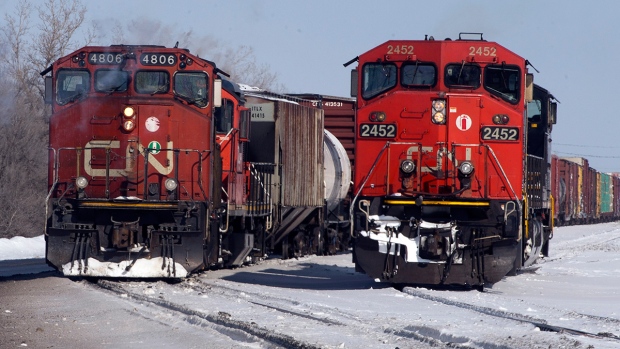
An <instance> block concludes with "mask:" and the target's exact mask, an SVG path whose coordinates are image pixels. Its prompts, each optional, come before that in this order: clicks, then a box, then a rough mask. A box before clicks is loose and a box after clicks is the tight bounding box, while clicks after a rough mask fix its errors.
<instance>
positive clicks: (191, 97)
mask: <svg viewBox="0 0 620 349" xmlns="http://www.w3.org/2000/svg"><path fill="white" fill-rule="evenodd" d="M207 82H208V79H207V74H205V73H202V72H183V73H181V72H179V73H177V74H176V75H175V76H174V92H175V93H176V95H177V96H179V97H180V98H182V99H184V100H186V101H187V102H188V103H189V104H195V105H197V106H198V107H201V108H203V107H206V106H207V103H208V102H209V101H208V99H207V93H208V92H209V91H208V88H207V86H208V84H207Z"/></svg>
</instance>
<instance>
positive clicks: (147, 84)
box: [135, 70, 170, 95]
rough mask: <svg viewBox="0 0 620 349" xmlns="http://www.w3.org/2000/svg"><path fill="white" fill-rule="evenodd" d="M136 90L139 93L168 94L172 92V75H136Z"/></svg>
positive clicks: (164, 72) (159, 72) (146, 71)
mask: <svg viewBox="0 0 620 349" xmlns="http://www.w3.org/2000/svg"><path fill="white" fill-rule="evenodd" d="M135 88H136V92H138V93H149V94H151V95H154V94H156V93H166V92H168V91H169V90H170V74H168V72H166V71H150V70H144V71H139V72H137V73H136V82H135Z"/></svg>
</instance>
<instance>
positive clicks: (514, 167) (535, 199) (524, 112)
mask: <svg viewBox="0 0 620 349" xmlns="http://www.w3.org/2000/svg"><path fill="white" fill-rule="evenodd" d="M478 36H479V37H478ZM356 60H357V61H358V62H359V63H358V67H357V69H355V70H353V71H352V79H351V84H352V85H351V92H352V95H353V96H356V97H357V115H356V127H357V132H356V143H355V154H356V167H355V175H354V189H353V191H354V194H355V198H354V202H353V205H352V210H355V213H354V215H353V216H352V217H353V218H352V219H353V225H352V226H353V230H352V232H353V233H354V235H355V237H356V239H355V245H354V256H353V259H354V262H355V265H356V269H357V270H358V271H362V272H365V273H367V274H368V275H370V276H371V277H373V278H376V279H379V280H381V281H386V282H393V283H402V284H458V285H475V286H479V285H483V284H484V283H494V282H497V281H498V280H500V279H501V278H502V277H504V276H505V275H507V274H510V273H514V272H515V271H516V270H517V269H518V268H521V267H523V266H524V265H529V264H531V263H533V261H534V260H535V259H536V258H537V257H538V256H539V254H540V253H546V251H547V245H548V240H549V237H550V233H551V232H552V228H553V227H552V221H550V219H549V218H550V217H552V216H553V215H552V214H551V212H550V211H551V204H550V202H551V200H552V198H551V195H550V191H549V189H550V188H549V180H550V178H551V177H550V160H551V159H550V132H551V128H552V125H553V124H554V123H555V110H556V108H555V103H554V102H553V96H552V95H550V94H549V93H548V92H547V91H546V90H544V89H542V88H540V87H538V86H535V85H534V84H533V75H532V74H529V73H528V70H527V66H528V64H529V63H528V61H526V60H525V59H523V58H521V57H519V56H518V55H516V54H515V53H513V52H511V51H509V50H507V49H506V48H504V47H502V46H501V45H499V44H497V43H493V42H487V41H484V40H483V39H482V35H481V34H477V35H476V36H475V37H474V38H473V39H471V38H469V39H467V40H466V39H462V38H461V36H459V39H458V40H454V41H453V40H450V39H446V40H443V41H441V40H434V39H432V37H431V38H430V39H425V40H419V41H404V40H395V41H388V42H386V43H384V44H381V45H379V46H377V47H375V48H373V49H372V50H370V51H368V52H366V53H364V54H362V55H360V56H359V57H356V58H355V59H354V60H352V61H351V62H349V63H347V64H345V66H346V65H348V64H350V63H353V62H354V61H356Z"/></svg>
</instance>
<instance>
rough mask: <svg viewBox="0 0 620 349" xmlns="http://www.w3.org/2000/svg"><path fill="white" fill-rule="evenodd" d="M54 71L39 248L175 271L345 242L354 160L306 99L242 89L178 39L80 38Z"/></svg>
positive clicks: (61, 265)
mask: <svg viewBox="0 0 620 349" xmlns="http://www.w3.org/2000/svg"><path fill="white" fill-rule="evenodd" d="M50 72H51V74H50V75H48V76H46V84H45V85H46V95H45V99H46V102H47V103H49V104H51V108H52V115H51V118H50V132H49V176H48V178H49V183H48V184H49V194H48V195H47V199H46V200H47V202H46V208H47V209H46V210H47V223H46V231H45V239H46V259H47V261H48V263H49V264H50V265H52V266H54V267H55V268H57V269H59V270H61V271H62V272H63V273H64V274H65V275H68V276H92V277H131V278H149V277H152V278H182V277H185V276H187V275H188V273H191V272H193V271H197V270H202V269H207V268H213V267H221V266H238V265H241V264H243V263H246V262H251V261H254V260H257V259H260V258H263V257H264V256H266V254H267V253H269V252H270V251H274V250H280V251H281V253H282V254H283V255H284V256H287V255H295V254H303V253H324V252H326V251H329V252H333V251H336V250H338V249H340V248H341V247H342V246H341V245H342V243H341V241H340V240H339V237H342V236H343V234H342V231H343V230H344V229H345V227H346V226H347V225H348V220H345V219H344V217H343V216H342V215H339V214H335V212H336V213H337V212H346V210H343V209H342V208H340V205H341V204H342V200H343V198H344V196H346V193H347V191H348V187H349V183H350V167H349V166H350V165H349V161H348V160H347V156H346V150H345V149H344V148H343V146H342V145H341V144H340V143H339V141H338V140H337V139H336V138H335V137H333V136H332V135H331V134H329V132H327V131H325V130H324V113H323V110H322V109H320V108H317V107H314V106H312V102H311V101H308V100H302V99H296V98H292V97H287V96H279V95H273V94H268V93H264V92H262V91H256V90H249V91H246V92H245V93H244V92H242V91H241V90H240V89H239V85H237V84H235V83H233V82H231V81H229V80H227V79H226V76H225V75H226V74H225V73H224V72H222V71H221V70H219V69H218V68H217V67H216V65H215V63H213V62H210V61H207V60H204V59H201V58H199V57H197V56H195V55H192V54H191V53H190V52H189V51H188V50H185V49H179V48H165V47H161V46H124V45H117V46H110V47H84V48H81V49H79V50H77V51H75V52H73V53H71V54H69V55H67V56H65V57H63V58H60V59H59V60H57V61H56V62H54V63H53V65H52V66H50V67H49V68H48V69H47V70H45V71H44V72H42V73H41V75H47V74H48V73H50ZM324 154H330V155H332V156H329V157H324ZM338 154H343V155H342V156H338ZM344 236H345V237H348V232H347V234H345V235H344Z"/></svg>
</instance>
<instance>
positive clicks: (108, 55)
mask: <svg viewBox="0 0 620 349" xmlns="http://www.w3.org/2000/svg"><path fill="white" fill-rule="evenodd" d="M124 59H125V58H124V54H122V53H120V52H91V53H89V54H88V63H90V64H108V65H109V64H121V63H123V60H124Z"/></svg>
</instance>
